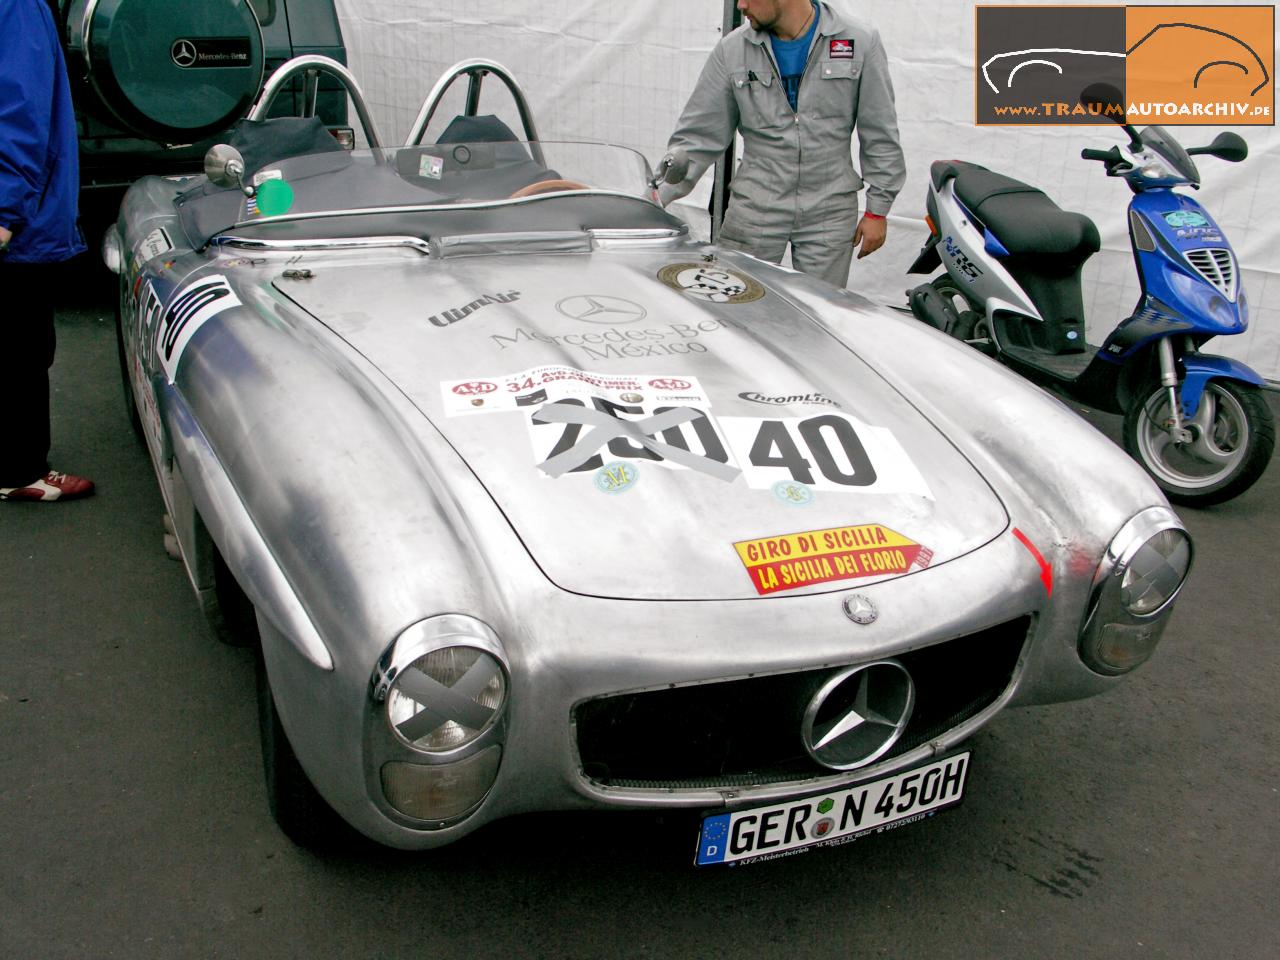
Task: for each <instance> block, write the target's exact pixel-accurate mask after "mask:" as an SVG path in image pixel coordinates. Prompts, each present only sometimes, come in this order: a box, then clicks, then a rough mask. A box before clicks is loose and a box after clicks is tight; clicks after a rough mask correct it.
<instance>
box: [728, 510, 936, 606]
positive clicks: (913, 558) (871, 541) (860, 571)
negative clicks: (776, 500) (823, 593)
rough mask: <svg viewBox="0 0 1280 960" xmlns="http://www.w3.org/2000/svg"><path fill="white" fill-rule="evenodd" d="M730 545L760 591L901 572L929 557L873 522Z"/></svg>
mask: <svg viewBox="0 0 1280 960" xmlns="http://www.w3.org/2000/svg"><path fill="white" fill-rule="evenodd" d="M733 548H734V550H736V551H737V553H738V558H739V559H740V560H741V561H742V565H743V567H745V568H746V570H747V573H748V574H750V576H751V585H752V586H754V587H755V588H756V593H758V594H760V595H761V596H764V595H766V594H770V593H777V592H779V591H782V590H798V589H799V588H801V587H808V586H811V585H813V584H815V583H829V582H831V581H833V580H856V579H860V578H864V577H882V576H900V575H901V574H904V573H906V572H907V571H908V570H910V569H911V568H912V567H913V566H919V567H921V568H924V567H927V566H928V565H929V563H930V561H932V559H933V552H932V551H931V550H928V549H927V548H926V547H923V546H921V545H920V544H918V543H916V542H915V541H914V540H911V539H908V538H907V537H904V536H903V535H902V534H900V533H897V532H895V531H893V530H890V529H889V528H888V527H886V526H882V525H881V524H878V523H866V524H860V525H858V526H848V527H830V528H828V529H825V530H808V531H805V532H804V533H784V534H779V535H777V536H772V537H760V538H758V539H755V540H742V541H739V542H738V543H735V544H734V545H733Z"/></svg>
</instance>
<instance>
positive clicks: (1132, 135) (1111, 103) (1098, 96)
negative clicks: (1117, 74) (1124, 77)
mask: <svg viewBox="0 0 1280 960" xmlns="http://www.w3.org/2000/svg"><path fill="white" fill-rule="evenodd" d="M1080 103H1081V105H1082V106H1085V107H1092V108H1093V109H1094V110H1095V111H1097V112H1098V113H1099V114H1100V115H1101V116H1102V117H1103V119H1105V120H1110V121H1112V122H1113V123H1116V124H1119V126H1120V127H1121V129H1123V130H1124V132H1125V133H1127V134H1128V135H1129V143H1130V145H1131V146H1132V147H1133V148H1134V149H1141V148H1142V138H1141V137H1140V136H1138V131H1137V130H1136V129H1134V128H1133V127H1132V126H1131V125H1130V124H1129V122H1128V119H1127V116H1126V114H1127V111H1126V110H1125V105H1124V93H1123V92H1122V91H1121V90H1120V88H1119V87H1116V86H1113V85H1112V84H1110V83H1091V84H1089V86H1087V87H1085V88H1084V90H1082V91H1081V92H1080Z"/></svg>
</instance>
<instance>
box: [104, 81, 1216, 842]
mask: <svg viewBox="0 0 1280 960" xmlns="http://www.w3.org/2000/svg"><path fill="white" fill-rule="evenodd" d="M320 70H326V71H328V72H329V73H331V74H332V75H333V76H335V77H336V78H337V79H338V80H339V81H341V82H342V83H343V84H345V85H346V87H347V89H348V92H349V94H350V96H351V98H352V103H353V105H354V108H355V112H356V113H357V114H358V116H359V119H360V121H361V123H362V124H363V127H364V138H365V140H366V141H367V143H368V145H369V146H368V148H367V149H360V150H355V151H351V150H344V149H342V148H340V147H339V146H338V144H337V143H336V142H335V141H334V140H333V139H332V137H330V136H329V134H328V133H327V132H326V131H325V130H324V129H323V127H322V126H321V125H320V122H319V120H318V119H316V118H315V117H313V116H302V117H284V118H275V119H262V118H265V117H267V116H268V115H269V112H270V107H271V104H272V101H273V100H274V98H275V96H276V93H277V92H278V91H280V90H281V89H284V88H285V87H286V85H288V84H289V83H290V82H291V81H293V80H294V79H296V78H298V77H302V79H303V80H304V81H305V82H306V83H305V87H307V88H310V89H312V90H314V88H315V81H314V74H315V73H316V72H317V71H320ZM462 77H465V78H467V80H468V82H469V83H470V85H471V89H470V91H469V95H468V97H467V104H468V109H467V112H466V114H464V115H463V116H460V117H457V118H455V119H454V120H453V121H452V122H450V123H449V124H448V126H447V127H446V129H445V130H444V132H443V133H442V134H440V136H439V137H438V138H436V139H435V140H434V142H431V143H423V142H422V141H423V139H424V131H425V130H426V129H427V126H428V124H429V123H430V121H431V120H432V117H433V115H434V114H435V112H436V108H437V106H438V105H439V104H440V102H441V100H442V98H443V96H444V94H445V92H446V91H447V89H448V88H449V86H450V85H451V84H452V82H453V81H454V80H456V79H459V78H462ZM485 77H489V78H497V79H498V80H500V81H501V82H502V83H503V84H504V85H505V87H506V89H507V90H508V91H509V92H510V94H511V95H512V96H513V97H514V100H515V103H516V105H517V107H518V110H519V114H520V118H521V123H522V124H523V126H524V130H523V134H522V135H517V134H516V133H514V132H513V131H512V130H511V129H509V128H508V127H507V126H506V125H505V124H503V123H502V122H501V121H499V120H497V119H496V118H494V117H492V116H482V115H479V114H478V109H477V105H478V102H479V99H480V97H479V93H480V86H481V82H482V80H483V78H485ZM302 99H303V101H304V102H305V100H306V99H307V98H306V97H305V96H304V97H303V98H302ZM304 112H305V111H304ZM684 166H685V161H684V160H683V158H681V157H679V156H671V157H668V158H666V159H665V160H664V161H663V163H662V164H660V165H659V167H658V169H657V170H650V169H649V166H648V164H647V163H646V162H645V161H644V159H643V158H642V157H641V156H639V155H638V154H636V153H634V152H632V151H630V150H627V149H623V148H620V147H616V146H604V145H599V144H587V143H552V142H548V141H543V140H540V139H539V138H538V136H537V134H536V131H535V129H534V124H533V119H532V117H531V115H530V113H529V111H528V108H527V106H526V101H525V98H524V96H523V93H522V91H521V90H520V87H519V85H518V84H517V83H516V81H515V80H514V79H513V78H512V77H511V76H510V75H509V74H508V73H507V72H506V71H505V70H504V69H503V68H502V67H501V66H500V65H498V64H494V63H488V62H481V61H467V62H464V63H462V64H459V65H458V66H457V67H455V68H453V69H452V70H451V71H449V72H448V73H446V75H445V76H444V77H443V78H442V80H441V81H440V83H439V84H437V86H436V87H435V89H434V90H433V91H432V92H431V94H430V96H429V97H428V99H427V101H426V103H425V104H424V106H423V108H422V111H421V113H420V114H419V116H418V120H417V122H416V123H415V124H414V129H413V131H412V133H411V134H410V136H409V138H408V142H407V143H406V144H405V145H404V146H400V147H394V148H388V147H384V146H382V144H381V141H380V140H379V138H378V136H377V133H376V131H375V130H374V128H373V125H372V123H371V122H370V119H369V116H368V110H367V109H366V107H365V103H364V100H363V98H362V96H361V94H360V91H359V89H358V88H357V86H356V84H355V82H354V81H353V79H352V77H351V75H350V74H349V73H348V72H347V71H346V70H345V69H344V68H343V67H341V66H339V65H338V64H336V63H333V62H331V61H325V60H323V59H322V58H316V57H311V58H304V59H301V60H299V61H296V62H293V63H290V64H289V65H286V66H285V67H283V68H281V69H280V70H278V71H277V72H276V73H275V74H274V75H273V77H272V80H271V82H270V84H269V85H268V86H267V88H266V89H265V90H264V91H263V93H262V96H261V97H260V98H259V101H258V103H257V105H256V106H255V108H254V112H253V114H251V116H250V118H249V119H248V120H247V121H245V122H243V123H242V124H241V125H240V127H239V128H238V130H237V133H236V136H235V138H234V139H233V141H232V142H231V143H230V144H225V145H219V146H218V147H215V148H214V149H213V150H212V151H210V155H209V157H208V158H207V160H206V171H207V175H206V176H203V177H193V178H188V179H173V178H154V177H153V178H147V179H144V180H142V181H140V182H139V183H137V184H136V185H135V186H134V187H133V188H132V189H131V190H130V191H129V194H128V196H127V198H126V200H125V203H124V206H123V209H122V210H121V213H120V217H119V221H118V224H117V226H116V228H115V229H113V230H112V231H110V232H109V233H108V236H107V238H106V241H105V244H104V256H105V258H106V260H107V262H108V263H109V265H111V266H112V268H113V269H115V270H116V271H117V272H118V273H119V275H120V345H121V360H122V366H123V370H124V373H125V379H126V393H127V395H128V399H129V403H130V408H131V412H132V414H133V417H134V423H135V427H136V428H137V429H138V431H139V432H140V433H141V435H142V436H143V437H144V438H145V442H146V446H147V448H148V450H149V451H150V454H151V457H152V460H153V462H154V465H155V470H156V475H157V477H158V478H159V481H160V487H161V489H162V491H163V494H164V499H165V502H166V505H167V509H168V513H169V517H168V520H169V524H170V528H171V534H172V535H171V537H170V545H171V548H172V550H173V551H174V552H180V555H181V557H182V559H183V561H184V562H185V565H186V570H187V573H188V575H189V577H190V579H191V583H192V585H193V586H194V587H195V590H196V592H197V594H198V596H199V597H200V599H201V601H202V603H203V605H204V607H205V609H206V611H207V612H208V613H209V615H210V617H211V619H212V621H213V622H214V623H215V625H216V626H217V628H218V629H219V631H220V632H222V633H224V634H228V635H231V636H233V637H238V638H239V639H240V640H242V641H245V642H250V643H254V644H257V645H258V648H259V649H260V651H261V657H260V664H261V669H260V671H259V673H260V682H259V698H260V704H261V714H262V747H263V756H264V760H265V768H266V779H267V792H268V797H269V800H270V806H271V810H272V812H273V814H274V815H275V817H276V819H277V820H278V821H279V823H280V825H281V826H282V827H283V829H284V830H285V832H286V833H288V834H289V835H290V836H291V837H293V838H295V839H297V840H299V841H302V842H323V841H324V840H325V839H326V838H328V837H330V836H331V835H332V831H333V830H334V829H335V828H337V827H340V826H341V824H340V821H339V820H338V818H341V820H345V821H346V822H347V823H349V824H350V825H352V826H354V827H355V828H356V829H357V830H358V831H359V832H360V833H363V834H364V835H366V836H367V837H370V838H372V839H374V840H376V841H378V842H380V843H383V844H387V845H390V846H393V847H401V848H427V847H436V846H439V845H442V844H446V843H449V842H451V841H453V840H456V839H458V838H459V837H461V836H463V835H464V834H467V833H469V832H470V831H473V830H475V829H476V828H478V827H480V826H481V825H483V824H485V823H488V822H490V821H492V820H495V819H497V818H499V817H504V816H507V815H510V814H515V813H521V812H526V811H536V810H552V809H574V808H578V809H588V808H600V809H604V808H607V809H614V810H623V809H643V808H649V809H655V810H656V809H663V808H667V809H669V808H686V809H688V810H690V811H697V812H699V813H700V814H701V815H702V819H701V828H700V831H699V835H698V837H697V838H696V848H697V853H696V861H697V862H698V863H700V864H710V863H727V862H732V861H741V860H747V859H751V858H759V857H762V856H770V857H771V856H775V855H778V854H782V853H787V852H790V851H793V850H799V849H802V848H805V847H810V846H814V845H825V844H835V843H840V842H844V841H847V840H850V839H853V838H854V837H857V836H859V835H861V834H862V833H865V832H866V831H868V830H874V829H876V828H878V827H884V826H886V825H888V824H892V823H896V822H899V821H909V820H914V819H920V818H922V817H923V816H925V815H927V814H930V813H933V812H935V811H937V810H939V809H941V808H943V807H946V806H949V805H951V804H954V803H956V802H957V801H959V800H960V799H961V797H962V795H963V794H964V792H965V791H966V790H979V791H980V790H982V788H983V787H982V783H981V781H980V780H979V779H975V780H973V781H972V782H970V780H969V778H968V774H969V771H970V766H971V764H970V759H971V757H970V753H969V752H968V750H967V749H966V747H965V746H964V744H965V741H966V740H967V738H969V737H970V736H971V735H972V734H973V733H974V732H975V731H976V730H978V729H979V728H980V727H982V726H983V725H984V724H986V723H987V722H989V721H990V720H991V719H992V718H993V717H995V716H996V714H998V713H999V712H1000V711H1001V710H1004V709H1005V708H1006V707H1011V706H1021V705H1030V704H1037V703H1048V702H1052V701H1061V700H1069V699H1073V698H1081V697H1088V696H1092V695H1094V694H1097V693H1101V692H1103V691H1105V690H1107V689H1109V688H1110V687H1112V686H1113V685H1114V684H1116V683H1118V682H1120V678H1121V677H1122V676H1123V675H1125V674H1127V673H1128V672H1129V671H1131V670H1133V669H1134V668H1135V667H1137V666H1139V665H1140V664H1141V663H1143V662H1144V661H1145V660H1146V659H1147V658H1148V657H1149V656H1150V655H1151V653H1152V651H1153V649H1154V648H1155V646H1156V644H1157V641H1158V640H1159V638H1160V635H1161V633H1162V631H1163V630H1164V627H1165V625H1166V623H1167V621H1168V618H1169V615H1170V612H1171V607H1172V604H1173V601H1174V598H1175V597H1176V595H1177V593H1178V591H1179V589H1180V587H1181V585H1182V583H1183V580H1184V578H1185V577H1186V574H1187V571H1188V569H1189V567H1190V563H1191V542H1190V540H1189V538H1188V536H1187V534H1186V532H1185V530H1184V529H1183V527H1182V525H1181V524H1180V523H1179V521H1178V519H1177V517H1176V516H1175V515H1174V514H1173V513H1172V512H1171V511H1170V509H1169V507H1168V506H1167V504H1166V502H1165V500H1164V498H1163V497H1162V496H1161V494H1160V492H1159V491H1158V490H1157V488H1156V487H1155V485H1154V484H1153V483H1152V482H1151V481H1150V480H1149V479H1148V478H1147V476H1146V474H1144V473H1143V472H1142V470H1141V469H1140V468H1139V467H1138V466H1136V465H1135V464H1134V463H1133V462H1132V461H1131V460H1130V459H1129V458H1128V457H1126V456H1125V454H1124V453H1123V452H1122V451H1121V450H1119V449H1117V448H1116V447H1114V446H1113V445H1112V444H1111V443H1110V442H1108V441H1107V440H1106V439H1105V438H1104V437H1103V436H1101V435H1100V434H1099V433H1097V432H1096V431H1095V430H1094V429H1093V428H1092V427H1090V426H1089V425H1087V424H1086V423H1084V422H1083V421H1081V420H1080V419H1079V418H1078V417H1077V416H1076V415H1075V414H1073V413H1072V412H1071V411H1070V410H1068V409H1067V408H1066V407H1064V406H1063V405H1062V404H1060V403H1059V402H1058V401H1057V400H1054V399H1052V398H1050V397H1048V396H1046V395H1045V394H1043V393H1041V392H1040V391H1039V390H1037V389H1036V388H1034V387H1032V386H1029V385H1028V384H1026V383H1025V382H1023V381H1022V380H1020V379H1019V378H1017V377H1015V376H1014V375H1013V374H1011V373H1009V372H1007V371H1006V370H1004V369H1002V368H1000V367H998V366H997V365H995V364H993V363H992V362H990V361H989V360H987V359H986V358H985V357H982V356H981V355H979V354H977V353H976V352H975V351H972V350H969V349H967V348H966V347H964V345H963V344H957V343H956V342H955V341H953V340H950V339H948V338H947V337H945V336H943V335H942V334H939V333H937V332H936V331H933V330H931V329H929V328H927V327H926V326H925V325H923V324H920V323H916V322H914V321H913V320H911V319H910V318H907V319H903V318H900V317H899V316H897V315H896V314H894V313H891V312H889V311H886V310H884V309H881V308H878V307H876V306H874V305H872V304H871V303H869V302H868V301H866V300H864V299H862V298H860V297H858V296H856V295H854V294H851V293H849V292H848V291H845V290H838V289H836V288H834V287H830V286H827V285H825V284H823V283H821V282H818V281H816V280H813V279H811V278H808V277H806V276H803V275H801V274H799V273H795V272H793V271H791V270H788V269H785V268H783V267H778V266H774V265H772V264H768V263H763V262H761V261H758V260H755V259H752V258H751V257H748V256H744V255H742V254H740V253H734V252H729V251H725V250H719V249H717V248H716V247H714V246H709V245H707V244H704V243H698V242H695V241H693V240H692V239H690V236H689V233H688V230H687V228H686V226H685V225H684V224H683V223H682V222H681V221H680V220H679V219H677V218H676V217H674V216H672V215H671V214H669V213H667V212H666V211H664V210H663V209H662V208H661V207H660V206H659V205H658V203H657V202H656V199H655V198H656V192H655V188H656V186H657V185H658V183H659V182H660V181H661V179H662V178H663V177H664V176H665V177H669V178H681V177H683V176H684V175H685V172H684V169H683V168H684ZM335 814H336V816H335ZM694 840H695V838H694V837H690V843H691V845H693V843H694Z"/></svg>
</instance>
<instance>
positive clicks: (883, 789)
mask: <svg viewBox="0 0 1280 960" xmlns="http://www.w3.org/2000/svg"><path fill="white" fill-rule="evenodd" d="M969 756H970V755H969V754H968V753H959V754H956V755H955V756H951V757H947V758H946V759H945V760H938V761H936V762H935V763H931V764H929V765H928V766H925V767H917V768H916V769H914V770H908V771H906V772H905V773H896V774H894V775H893V776H891V777H884V778H883V779H880V780H875V781H872V782H871V783H863V784H859V785H858V786H856V787H846V788H844V789H841V790H834V791H831V792H829V793H820V794H816V795H814V796H811V797H806V798H804V799H801V800H784V801H782V802H780V803H773V804H769V805H767V806H760V807H750V808H748V809H745V810H736V811H734V812H733V813H719V814H714V815H713V816H709V817H707V818H706V819H704V820H703V821H702V833H701V835H700V836H699V837H698V856H697V859H696V860H695V861H694V862H695V863H696V864H697V865H698V866H700V867H705V866H710V865H712V864H716V863H742V862H745V861H748V860H761V859H772V858H774V857H781V856H786V855H787V854H790V853H797V852H799V851H801V850H804V849H806V848H808V847H815V846H835V845H837V844H841V843H848V842H849V841H850V840H856V839H857V838H858V837H861V836H863V835H865V834H868V833H871V832H873V831H874V832H877V833H878V832H880V831H882V830H885V829H889V828H892V827H897V826H903V825H905V824H907V823H914V822H915V821H917V820H923V819H924V818H925V817H930V816H933V814H935V813H937V812H938V811H939V810H941V809H943V808H944V807H950V806H952V805H954V804H956V803H959V802H960V797H961V796H962V795H963V793H964V785H965V780H966V778H967V776H968V773H969Z"/></svg>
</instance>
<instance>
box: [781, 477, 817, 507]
mask: <svg viewBox="0 0 1280 960" xmlns="http://www.w3.org/2000/svg"><path fill="white" fill-rule="evenodd" d="M773 495H774V496H775V497H777V498H778V499H779V500H781V501H782V502H783V503H785V504H786V505H787V506H789V507H807V506H808V505H809V504H811V503H813V490H812V489H811V488H809V487H807V486H805V485H804V484H803V483H796V482H795V481H793V480H779V481H778V482H777V483H775V484H774V485H773Z"/></svg>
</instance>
